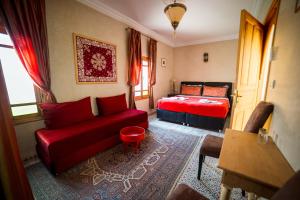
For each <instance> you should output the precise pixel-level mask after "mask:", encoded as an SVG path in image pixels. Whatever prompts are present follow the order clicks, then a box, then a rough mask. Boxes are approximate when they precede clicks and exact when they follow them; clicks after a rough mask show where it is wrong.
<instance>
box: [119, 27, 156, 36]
mask: <svg viewBox="0 0 300 200" xmlns="http://www.w3.org/2000/svg"><path fill="white" fill-rule="evenodd" d="M131 29H133V28H131V27H127V28H125V30H126V31H129V30H131ZM139 32H140V31H139ZM140 33H141V35H143V36H145V37H146V38H149V39H153V38H152V37H150V36H149V35H146V34H144V33H142V32H140Z"/></svg>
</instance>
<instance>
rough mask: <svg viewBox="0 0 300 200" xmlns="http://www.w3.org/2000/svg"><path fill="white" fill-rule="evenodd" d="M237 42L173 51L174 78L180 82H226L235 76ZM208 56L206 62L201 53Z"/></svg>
mask: <svg viewBox="0 0 300 200" xmlns="http://www.w3.org/2000/svg"><path fill="white" fill-rule="evenodd" d="M237 43H238V42H237V40H228V41H222V42H214V43H207V44H201V45H192V46H185V47H178V48H175V49H174V78H175V79H176V80H177V81H178V82H180V81H219V82H221V81H228V82H234V81H235V76H236V62H237V61H236V56H237ZM204 52H207V53H208V54H209V60H208V62H206V63H205V62H204V61H203V53H204Z"/></svg>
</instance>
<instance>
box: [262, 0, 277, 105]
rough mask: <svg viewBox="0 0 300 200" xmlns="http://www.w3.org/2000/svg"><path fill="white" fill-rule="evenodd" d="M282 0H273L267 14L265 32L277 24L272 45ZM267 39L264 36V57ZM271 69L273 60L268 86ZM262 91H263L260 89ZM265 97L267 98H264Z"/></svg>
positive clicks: (267, 81)
mask: <svg viewBox="0 0 300 200" xmlns="http://www.w3.org/2000/svg"><path fill="white" fill-rule="evenodd" d="M280 2H281V1H280V0H273V1H272V4H271V6H270V8H269V11H268V14H267V16H266V17H265V20H264V33H265V34H267V33H268V32H269V29H270V28H271V27H272V25H275V28H274V37H273V40H272V41H271V46H272V47H273V45H274V40H275V34H276V28H277V26H276V25H277V19H278V13H279V7H280ZM266 40H267V37H265V38H264V45H263V52H262V54H263V55H262V59H264V56H265V55H264V51H265V45H266ZM270 69H271V62H270V63H269V69H268V71H267V72H266V73H267V79H266V84H267V86H268V84H269V77H270ZM262 70H263V62H262V63H261V66H260V73H259V79H261V78H262V76H263V71H262ZM260 89H262V88H260ZM259 92H260V93H261V92H262V91H259ZM266 96H267V92H266V93H265V97H266ZM264 99H265V98H264Z"/></svg>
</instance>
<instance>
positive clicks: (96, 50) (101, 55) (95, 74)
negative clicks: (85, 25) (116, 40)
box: [73, 34, 117, 83]
mask: <svg viewBox="0 0 300 200" xmlns="http://www.w3.org/2000/svg"><path fill="white" fill-rule="evenodd" d="M73 39H74V48H75V64H76V80H77V83H105V82H117V66H116V46H115V45H112V44H107V43H104V42H102V41H98V40H94V39H91V38H87V37H85V36H82V35H78V34H73Z"/></svg>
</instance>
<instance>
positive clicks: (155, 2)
mask: <svg viewBox="0 0 300 200" xmlns="http://www.w3.org/2000/svg"><path fill="white" fill-rule="evenodd" d="M79 1H80V2H82V3H84V4H86V5H88V6H90V7H93V8H94V9H97V10H98V11H100V12H104V14H108V15H110V16H112V17H114V18H116V19H117V18H119V20H120V21H123V22H125V23H127V24H129V26H132V27H133V28H137V29H139V30H140V31H142V32H143V33H145V34H148V35H151V36H153V37H154V38H156V39H158V40H161V41H163V42H166V43H168V44H171V45H172V46H184V45H190V44H199V43H205V42H212V41H220V40H228V39H234V38H237V34H238V31H239V21H240V12H241V10H242V9H246V10H248V11H250V12H252V11H253V9H255V6H256V1H257V0H178V1H177V2H182V3H184V4H185V5H186V7H187V12H186V14H185V15H184V17H183V19H182V20H181V22H180V24H179V27H178V28H177V33H176V37H175V38H173V28H172V26H171V24H170V22H169V20H168V18H167V17H166V16H165V14H164V8H165V6H166V5H167V4H168V3H170V2H171V1H172V0H79Z"/></svg>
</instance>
